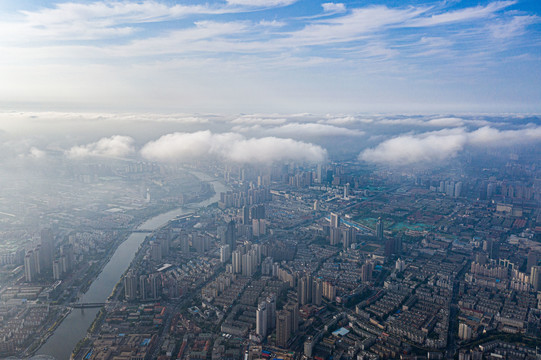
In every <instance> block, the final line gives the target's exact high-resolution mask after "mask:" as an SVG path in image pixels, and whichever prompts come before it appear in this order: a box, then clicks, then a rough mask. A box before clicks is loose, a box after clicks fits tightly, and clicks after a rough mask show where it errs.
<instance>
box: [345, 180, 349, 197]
mask: <svg viewBox="0 0 541 360" xmlns="http://www.w3.org/2000/svg"><path fill="white" fill-rule="evenodd" d="M344 199H345V200H348V199H349V183H347V184H346V185H344Z"/></svg>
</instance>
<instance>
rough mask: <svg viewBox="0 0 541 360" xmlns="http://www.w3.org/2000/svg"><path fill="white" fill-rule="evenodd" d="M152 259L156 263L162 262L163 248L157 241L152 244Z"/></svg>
mask: <svg viewBox="0 0 541 360" xmlns="http://www.w3.org/2000/svg"><path fill="white" fill-rule="evenodd" d="M150 258H151V259H152V260H154V261H160V260H161V259H162V247H161V245H160V244H159V243H158V242H156V241H152V242H151V243H150Z"/></svg>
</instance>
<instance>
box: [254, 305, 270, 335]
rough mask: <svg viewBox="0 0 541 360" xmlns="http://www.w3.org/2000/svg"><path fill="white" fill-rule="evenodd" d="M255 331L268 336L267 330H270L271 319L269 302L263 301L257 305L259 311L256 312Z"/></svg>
mask: <svg viewBox="0 0 541 360" xmlns="http://www.w3.org/2000/svg"><path fill="white" fill-rule="evenodd" d="M255 320H256V324H255V332H256V334H257V335H259V336H261V337H263V338H265V337H266V336H267V330H268V323H267V322H268V320H269V314H268V311H267V302H266V301H262V302H260V303H259V305H258V306H257V311H256V314H255Z"/></svg>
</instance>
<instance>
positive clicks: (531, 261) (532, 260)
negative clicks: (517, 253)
mask: <svg viewBox="0 0 541 360" xmlns="http://www.w3.org/2000/svg"><path fill="white" fill-rule="evenodd" d="M538 260H539V255H538V254H537V253H536V252H535V251H532V250H530V252H529V253H528V260H527V261H526V271H527V272H528V273H530V272H531V270H532V267H534V266H537V262H538Z"/></svg>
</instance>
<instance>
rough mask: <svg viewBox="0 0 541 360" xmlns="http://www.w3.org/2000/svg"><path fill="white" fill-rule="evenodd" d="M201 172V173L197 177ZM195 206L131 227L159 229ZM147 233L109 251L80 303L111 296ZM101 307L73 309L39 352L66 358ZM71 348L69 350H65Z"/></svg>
mask: <svg viewBox="0 0 541 360" xmlns="http://www.w3.org/2000/svg"><path fill="white" fill-rule="evenodd" d="M197 175H202V176H197ZM197 175H196V177H197V178H198V179H199V181H210V182H214V181H216V179H213V178H210V177H209V176H208V175H206V174H197ZM222 187H223V189H225V185H223V184H221V186H220V188H222ZM214 190H215V191H214V194H213V195H212V196H210V195H211V194H210V193H209V197H207V198H206V199H204V200H201V201H199V202H196V203H191V204H190V205H191V207H192V208H193V206H194V204H196V206H197V205H199V206H201V207H206V206H208V205H210V204H212V203H214V202H216V201H218V199H219V192H220V191H222V190H216V189H214ZM192 211H193V210H192V209H186V208H185V207H179V208H177V209H174V210H169V209H168V211H166V212H165V213H163V214H160V215H157V216H154V217H151V218H149V219H147V220H142V221H140V222H138V225H137V226H134V227H133V228H132V230H139V229H140V228H142V227H144V230H149V231H148V232H153V231H156V229H159V228H161V227H162V226H164V225H166V224H167V223H168V222H169V221H170V220H173V219H174V218H176V217H177V216H180V215H184V214H186V213H188V212H192ZM146 236H148V233H146V232H132V233H131V234H130V235H129V236H128V238H127V239H126V240H125V241H123V242H121V243H120V245H119V246H118V247H117V248H116V250H114V251H110V252H109V254H112V255H111V256H109V257H108V258H109V260H108V261H107V262H106V264H105V266H104V267H103V268H102V269H101V272H100V271H98V272H97V273H98V276H97V277H96V279H95V280H94V282H93V283H92V284H91V286H90V288H89V289H88V292H86V293H85V294H84V295H83V296H80V301H81V302H104V301H105V300H106V299H107V298H108V297H110V296H111V294H112V293H113V290H114V289H115V287H118V283H119V281H120V279H121V275H122V274H123V273H124V272H125V271H126V269H127V268H129V265H130V264H131V262H132V261H133V259H134V258H135V256H136V254H137V252H138V251H139V249H140V245H141V244H142V243H143V242H144V240H145V238H146ZM98 311H99V309H86V310H85V311H84V312H83V311H81V312H79V311H72V312H71V314H69V316H67V318H66V319H65V320H64V321H63V322H62V324H60V326H59V327H58V329H57V331H55V333H54V334H53V336H51V337H50V338H49V340H48V341H47V342H46V343H45V344H44V345H43V346H42V347H41V348H40V349H39V350H38V351H37V354H44V355H51V356H54V357H55V358H57V359H67V358H69V357H70V355H71V352H72V350H73V349H74V347H75V345H76V344H77V343H78V342H79V340H81V339H83V338H84V337H85V336H86V334H87V332H88V329H89V327H90V326H91V323H92V322H93V321H94V320H95V318H96V316H97V314H98ZM68 347H69V350H68V351H65V349H66V348H68Z"/></svg>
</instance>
